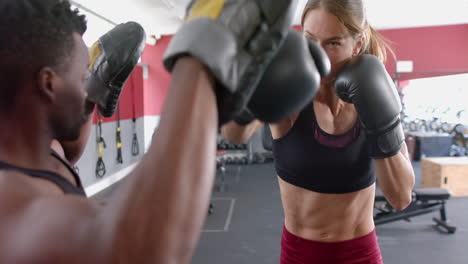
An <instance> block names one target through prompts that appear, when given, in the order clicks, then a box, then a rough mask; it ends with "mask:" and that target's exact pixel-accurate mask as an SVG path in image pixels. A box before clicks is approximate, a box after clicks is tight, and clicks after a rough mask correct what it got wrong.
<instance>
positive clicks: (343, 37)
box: [303, 8, 363, 74]
mask: <svg viewBox="0 0 468 264" xmlns="http://www.w3.org/2000/svg"><path fill="white" fill-rule="evenodd" d="M303 30H304V36H305V37H306V38H308V39H312V40H314V41H316V42H317V43H318V44H319V45H320V46H321V47H322V48H323V49H324V50H325V52H326V53H327V55H328V57H329V59H330V62H331V66H332V67H331V72H332V74H333V73H336V72H338V71H339V70H340V68H341V65H342V64H343V63H344V62H346V60H347V59H350V58H351V57H352V56H355V55H357V54H358V53H359V51H360V49H361V46H362V43H363V41H362V39H357V40H356V39H355V38H353V36H352V35H351V33H350V32H349V31H348V29H347V28H346V27H345V26H344V25H343V23H341V22H340V21H339V20H338V18H337V17H336V16H334V15H333V14H331V13H329V12H327V11H325V10H324V9H322V8H318V9H312V10H310V11H309V12H308V13H307V14H306V17H305V19H304V29H303Z"/></svg>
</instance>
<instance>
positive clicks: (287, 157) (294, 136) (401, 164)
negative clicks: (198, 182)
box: [222, 0, 414, 264]
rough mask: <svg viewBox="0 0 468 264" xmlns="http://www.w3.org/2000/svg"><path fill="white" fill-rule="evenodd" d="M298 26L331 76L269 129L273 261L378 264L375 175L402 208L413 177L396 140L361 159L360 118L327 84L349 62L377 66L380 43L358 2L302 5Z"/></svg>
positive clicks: (244, 127)
mask: <svg viewBox="0 0 468 264" xmlns="http://www.w3.org/2000/svg"><path fill="white" fill-rule="evenodd" d="M302 28H303V34H304V36H305V37H306V38H309V39H311V40H314V41H316V42H317V43H318V44H319V45H320V46H321V47H323V49H324V50H325V51H326V53H327V55H328V56H329V59H330V62H331V64H332V71H331V74H330V75H329V76H328V77H327V78H326V79H325V80H322V83H321V87H320V89H319V91H318V93H317V95H316V96H315V98H314V99H313V102H312V103H311V104H310V105H309V106H307V107H306V108H305V109H303V110H302V111H301V112H300V113H297V114H295V115H293V116H291V117H290V118H289V119H286V120H283V121H281V122H278V123H274V124H269V126H270V129H271V132H272V135H273V139H274V141H273V153H274V156H275V166H276V171H277V173H278V176H279V177H278V180H279V186H280V191H281V198H282V203H283V208H284V213H285V221H284V229H283V237H282V242H281V248H282V250H281V263H282V264H289V263H383V260H382V256H381V253H380V249H379V245H378V241H377V237H376V233H375V226H374V222H373V204H374V195H375V188H376V185H375V182H376V178H377V179H378V181H379V186H380V187H381V189H382V191H383V193H384V194H385V196H386V198H387V200H388V201H389V202H390V203H391V204H392V206H393V207H394V208H396V209H398V210H402V209H404V208H405V207H407V206H408V204H409V203H410V202H411V190H412V188H413V186H414V172H413V169H412V165H411V162H410V160H409V158H408V151H407V147H406V145H405V143H404V141H403V142H402V143H401V144H400V145H399V146H401V148H400V147H399V149H397V151H396V152H395V153H394V154H392V155H391V156H389V157H385V158H378V159H372V158H370V157H369V155H368V151H367V150H366V143H367V141H368V140H369V139H368V138H369V137H368V136H367V135H368V134H369V133H367V134H366V131H365V128H364V126H363V125H361V123H363V122H362V121H363V120H362V117H361V116H360V115H359V114H358V113H359V111H357V110H356V107H355V105H354V104H351V103H348V102H345V101H344V100H342V99H340V97H338V96H337V94H336V92H335V90H334V84H335V79H336V77H337V75H338V74H339V73H340V71H341V70H342V69H343V67H344V65H345V63H346V62H348V61H349V60H351V59H352V58H354V57H359V56H362V55H363V54H372V55H375V56H376V57H378V58H379V59H380V60H381V61H384V60H385V58H386V48H387V45H386V43H385V41H384V39H383V38H382V36H381V35H379V33H377V32H376V31H375V30H373V29H372V27H371V26H370V25H369V24H368V23H367V19H366V16H365V13H364V6H363V3H362V0H309V1H308V3H307V5H306V7H305V9H304V11H303V16H302ZM385 74H386V73H385ZM364 81H365V80H364ZM243 122H245V120H244V121H243ZM363 124H364V123H363ZM398 125H399V126H400V124H399V120H398ZM261 126H262V124H261V123H260V122H258V121H254V122H251V123H248V124H245V123H242V122H239V123H236V122H231V123H229V124H227V125H226V126H224V127H223V128H222V133H223V136H224V137H225V138H226V139H227V140H229V141H232V142H233V143H240V142H243V141H245V140H247V139H248V138H249V137H250V136H251V135H252V134H253V133H254V132H255V131H256V130H257V129H258V128H260V127H261ZM375 175H376V176H377V177H376V176H375Z"/></svg>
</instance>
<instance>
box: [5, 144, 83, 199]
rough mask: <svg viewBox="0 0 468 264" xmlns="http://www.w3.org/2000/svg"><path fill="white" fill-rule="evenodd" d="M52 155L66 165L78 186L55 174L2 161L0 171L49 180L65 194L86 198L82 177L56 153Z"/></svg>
mask: <svg viewBox="0 0 468 264" xmlns="http://www.w3.org/2000/svg"><path fill="white" fill-rule="evenodd" d="M51 155H52V156H53V157H55V158H56V159H58V160H59V161H60V162H61V163H62V164H63V165H65V167H67V169H68V170H69V171H70V172H71V173H72V175H73V177H74V178H75V181H76V183H77V186H75V185H73V184H72V183H70V182H69V181H67V179H65V178H64V177H62V176H60V175H58V174H57V173H54V172H50V171H43V170H31V169H26V168H20V167H17V166H14V165H11V164H8V163H5V162H2V161H0V170H14V171H17V172H20V173H23V174H25V175H28V176H31V177H35V178H40V179H44V180H48V181H51V182H53V183H55V184H56V185H57V186H58V187H60V189H62V191H63V192H64V193H65V194H74V195H80V196H86V193H85V190H84V188H83V185H82V184H81V180H80V177H79V176H78V174H77V173H76V171H75V170H74V169H73V168H72V167H71V166H70V165H69V164H68V163H67V162H65V161H64V160H63V159H62V158H61V157H60V156H59V155H58V154H57V153H56V152H55V151H53V150H51Z"/></svg>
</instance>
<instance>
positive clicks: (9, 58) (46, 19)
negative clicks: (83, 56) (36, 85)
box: [0, 0, 87, 111]
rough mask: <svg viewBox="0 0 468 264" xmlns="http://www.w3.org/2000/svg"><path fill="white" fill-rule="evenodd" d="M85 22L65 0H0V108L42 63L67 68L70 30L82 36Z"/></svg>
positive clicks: (6, 105) (7, 106) (71, 45)
mask: <svg viewBox="0 0 468 264" xmlns="http://www.w3.org/2000/svg"><path fill="white" fill-rule="evenodd" d="M86 23H87V22H86V19H85V16H84V15H80V14H79V12H78V10H77V9H74V10H72V8H71V4H70V2H69V1H67V0H1V1H0V36H1V40H0V111H8V110H9V109H10V108H11V103H12V102H13V101H14V99H15V97H16V95H17V94H18V91H19V89H20V88H21V87H22V86H23V85H24V83H25V82H26V81H30V80H32V79H33V78H35V76H36V74H37V73H38V72H39V70H40V69H42V68H43V67H51V68H53V69H54V70H56V71H58V72H60V71H65V70H67V67H68V62H69V60H68V58H69V57H70V54H71V52H72V50H73V48H74V41H73V33H78V34H80V35H81V36H82V35H83V34H84V32H85V31H86V27H87V26H86Z"/></svg>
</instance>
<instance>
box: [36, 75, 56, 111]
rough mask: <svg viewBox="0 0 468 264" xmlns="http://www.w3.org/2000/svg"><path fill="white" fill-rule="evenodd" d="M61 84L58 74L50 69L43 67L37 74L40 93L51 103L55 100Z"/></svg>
mask: <svg viewBox="0 0 468 264" xmlns="http://www.w3.org/2000/svg"><path fill="white" fill-rule="evenodd" d="M59 82H60V80H59V77H58V75H57V73H56V72H55V71H54V70H53V69H52V68H50V67H43V68H42V69H41V70H40V71H39V72H38V73H37V89H38V92H39V94H40V95H41V96H42V97H43V98H45V99H46V100H48V101H50V102H52V101H54V100H55V97H56V94H57V88H58V86H59Z"/></svg>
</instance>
